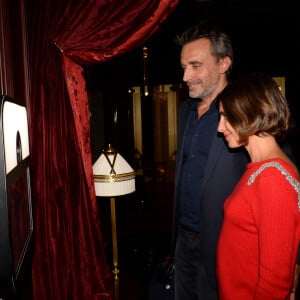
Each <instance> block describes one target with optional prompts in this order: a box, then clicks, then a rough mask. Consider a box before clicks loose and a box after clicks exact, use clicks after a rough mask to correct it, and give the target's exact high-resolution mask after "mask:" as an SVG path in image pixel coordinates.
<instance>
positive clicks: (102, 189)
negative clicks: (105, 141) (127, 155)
mask: <svg viewBox="0 0 300 300" xmlns="http://www.w3.org/2000/svg"><path fill="white" fill-rule="evenodd" d="M93 172H94V183H95V191H96V196H103V197H114V196H122V195H127V194H130V193H133V192H134V191H135V173H134V170H133V169H132V168H131V166H130V165H129V164H128V163H127V161H126V160H125V159H124V158H123V157H122V156H121V155H120V154H119V153H117V151H115V150H114V149H113V148H112V147H111V145H110V144H109V145H108V148H107V149H106V150H104V151H102V153H101V155H100V156H99V158H98V159H97V161H96V162H95V163H94V165H93Z"/></svg>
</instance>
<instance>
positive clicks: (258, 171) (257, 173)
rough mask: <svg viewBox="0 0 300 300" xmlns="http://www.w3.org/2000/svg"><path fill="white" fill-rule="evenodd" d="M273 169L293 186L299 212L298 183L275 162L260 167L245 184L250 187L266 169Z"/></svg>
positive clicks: (299, 189) (299, 186) (299, 185)
mask: <svg viewBox="0 0 300 300" xmlns="http://www.w3.org/2000/svg"><path fill="white" fill-rule="evenodd" d="M269 167H273V168H276V169H278V170H279V171H280V173H281V174H282V175H283V176H284V177H285V178H286V180H287V181H288V182H289V183H290V184H291V185H292V186H293V188H294V189H295V190H296V192H297V194H298V211H300V182H299V181H298V180H296V179H295V178H294V177H293V176H292V175H291V174H290V173H289V172H288V171H287V170H286V169H285V168H284V167H283V166H282V165H281V164H280V163H278V162H276V161H272V162H268V163H265V164H263V165H261V166H260V167H259V168H258V169H257V170H256V171H255V172H254V173H253V174H252V175H251V176H250V178H249V179H248V182H247V184H248V185H251V184H252V183H253V182H254V180H255V178H256V177H257V176H258V175H259V174H260V173H261V172H262V171H263V170H264V169H266V168H269Z"/></svg>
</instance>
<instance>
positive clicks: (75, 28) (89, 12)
mask: <svg viewBox="0 0 300 300" xmlns="http://www.w3.org/2000/svg"><path fill="white" fill-rule="evenodd" d="M178 2H179V0H164V1H159V0H128V1H118V2H117V1H112V0H110V1H109V0H106V1H103V0H102V1H101V0H85V1H68V0H60V1H53V0H43V1H40V0H27V11H28V32H29V54H30V57H29V62H30V81H31V88H30V103H29V118H30V120H29V121H30V122H29V125H30V128H29V129H30V148H31V160H32V162H31V166H32V194H33V199H34V204H33V212H34V240H35V244H34V255H33V262H32V286H33V298H34V299H36V300H43V299H47V300H52V299H53V300H54V299H55V300H57V299H59V300H64V299H74V300H76V299H78V300H79V299H81V300H82V299H93V300H99V299H101V300H102V299H112V276H111V268H110V266H109V264H108V263H107V260H106V254H105V244H104V241H103V239H102V234H101V222H100V220H99V214H98V208H97V203H96V196H95V191H94V184H93V174H92V157H91V146H90V123H89V121H90V120H89V110H88V100H87V92H86V84H85V79H84V76H83V67H82V65H84V64H93V63H99V62H102V61H105V60H108V59H111V58H112V57H114V56H116V55H120V54H122V53H125V52H126V51H129V50H132V49H134V48H136V47H138V46H140V45H141V44H142V43H143V42H144V41H145V40H146V39H147V38H148V37H149V36H150V35H151V34H152V33H154V32H155V30H157V29H158V27H159V26H160V25H161V24H162V22H163V21H164V20H165V19H166V18H167V16H168V15H169V14H170V12H171V11H172V10H173V8H174V7H175V6H176V5H177V4H178ZM128 24H130V26H128Z"/></svg>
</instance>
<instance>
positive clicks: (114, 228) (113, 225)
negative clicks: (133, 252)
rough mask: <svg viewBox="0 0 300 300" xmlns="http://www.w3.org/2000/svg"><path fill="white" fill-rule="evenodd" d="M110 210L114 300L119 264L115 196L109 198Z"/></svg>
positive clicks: (117, 288) (116, 299)
mask: <svg viewBox="0 0 300 300" xmlns="http://www.w3.org/2000/svg"><path fill="white" fill-rule="evenodd" d="M110 212H111V233H112V247H113V269H112V273H113V274H114V289H115V300H118V299H119V276H118V274H119V272H120V270H119V266H118V244H117V224H116V223H117V222H116V198H114V197H111V198H110Z"/></svg>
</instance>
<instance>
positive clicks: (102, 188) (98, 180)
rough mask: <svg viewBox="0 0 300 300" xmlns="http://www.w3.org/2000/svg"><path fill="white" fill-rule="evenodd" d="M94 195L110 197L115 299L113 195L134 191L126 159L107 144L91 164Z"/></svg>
mask: <svg viewBox="0 0 300 300" xmlns="http://www.w3.org/2000/svg"><path fill="white" fill-rule="evenodd" d="M93 173H94V184H95V192H96V196H101V197H110V210H111V229H112V248H113V270H112V272H113V274H114V288H115V299H119V276H118V274H119V272H120V270H119V266H118V245H117V226H116V206H115V197H116V196H122V195H127V194H130V193H133V192H134V191H135V172H134V170H133V169H132V168H131V166H130V165H129V164H128V163H127V162H126V160H125V159H124V158H123V157H122V156H121V155H120V154H119V153H118V152H117V151H116V149H114V148H113V147H112V145H111V144H108V147H107V148H106V149H104V150H103V151H102V153H101V155H100V156H99V158H98V159H97V160H96V162H95V163H94V164H93Z"/></svg>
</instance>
